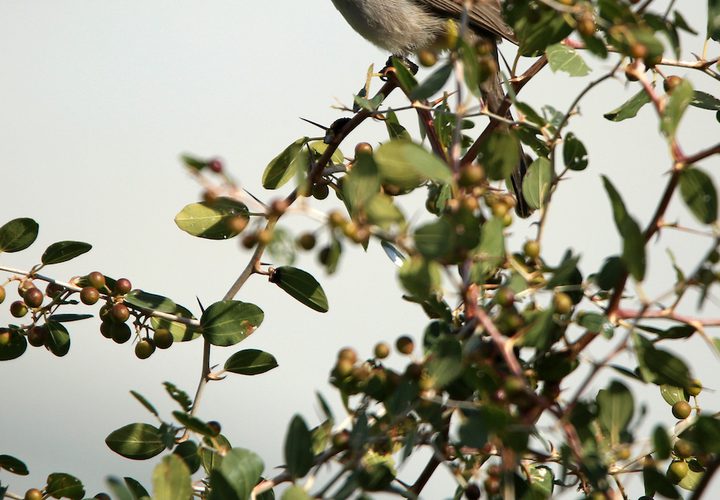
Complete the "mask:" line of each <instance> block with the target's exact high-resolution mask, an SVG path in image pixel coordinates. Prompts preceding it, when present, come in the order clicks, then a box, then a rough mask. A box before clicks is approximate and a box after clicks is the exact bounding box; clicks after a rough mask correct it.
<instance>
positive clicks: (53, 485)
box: [45, 472, 85, 500]
mask: <svg viewBox="0 0 720 500" xmlns="http://www.w3.org/2000/svg"><path fill="white" fill-rule="evenodd" d="M45 494H46V495H47V496H49V497H53V498H70V499H71V500H81V499H82V498H83V497H84V496H85V488H84V487H83V484H82V483H81V482H80V480H79V479H78V478H76V477H75V476H71V475H70V474H64V473H62V472H55V473H53V474H50V475H49V476H48V478H47V487H46V488H45Z"/></svg>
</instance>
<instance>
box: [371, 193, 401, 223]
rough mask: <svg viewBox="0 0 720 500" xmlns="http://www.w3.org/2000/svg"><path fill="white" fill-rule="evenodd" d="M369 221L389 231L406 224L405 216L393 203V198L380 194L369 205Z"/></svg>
mask: <svg viewBox="0 0 720 500" xmlns="http://www.w3.org/2000/svg"><path fill="white" fill-rule="evenodd" d="M366 212H367V219H368V222H369V223H370V224H373V225H375V226H378V227H381V228H383V229H389V228H391V227H392V226H394V225H398V226H399V225H401V224H402V223H403V222H405V216H404V215H403V213H402V212H401V211H400V209H399V208H398V206H397V205H396V204H395V202H394V201H393V198H392V196H388V195H386V194H383V193H378V194H376V195H375V196H373V197H372V198H370V200H369V201H368V203H367V207H366Z"/></svg>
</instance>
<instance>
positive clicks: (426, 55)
mask: <svg viewBox="0 0 720 500" xmlns="http://www.w3.org/2000/svg"><path fill="white" fill-rule="evenodd" d="M437 60H438V56H437V54H436V53H435V52H433V51H432V50H421V51H420V52H418V62H419V63H420V64H422V65H423V66H425V67H426V68H429V67H430V66H435V64H436V63H437Z"/></svg>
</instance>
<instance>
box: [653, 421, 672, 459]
mask: <svg viewBox="0 0 720 500" xmlns="http://www.w3.org/2000/svg"><path fill="white" fill-rule="evenodd" d="M652 438H653V445H654V446H655V454H656V456H657V458H659V459H661V460H667V459H668V458H670V451H671V450H672V444H671V443H670V436H668V433H667V431H666V430H665V428H664V427H663V426H661V425H658V426H657V427H655V430H654V431H653V436H652Z"/></svg>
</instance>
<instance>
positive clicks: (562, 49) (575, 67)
mask: <svg viewBox="0 0 720 500" xmlns="http://www.w3.org/2000/svg"><path fill="white" fill-rule="evenodd" d="M545 54H546V55H547V58H548V63H549V64H550V69H552V70H553V72H555V73H557V72H558V71H563V72H565V73H567V74H568V75H570V76H586V75H588V74H590V67H589V66H588V65H587V64H586V63H585V61H584V60H583V58H582V57H581V56H580V54H578V53H577V51H576V50H575V49H573V48H572V47H568V46H567V45H563V44H561V43H556V44H553V45H550V46H548V47H547V48H546V49H545Z"/></svg>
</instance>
